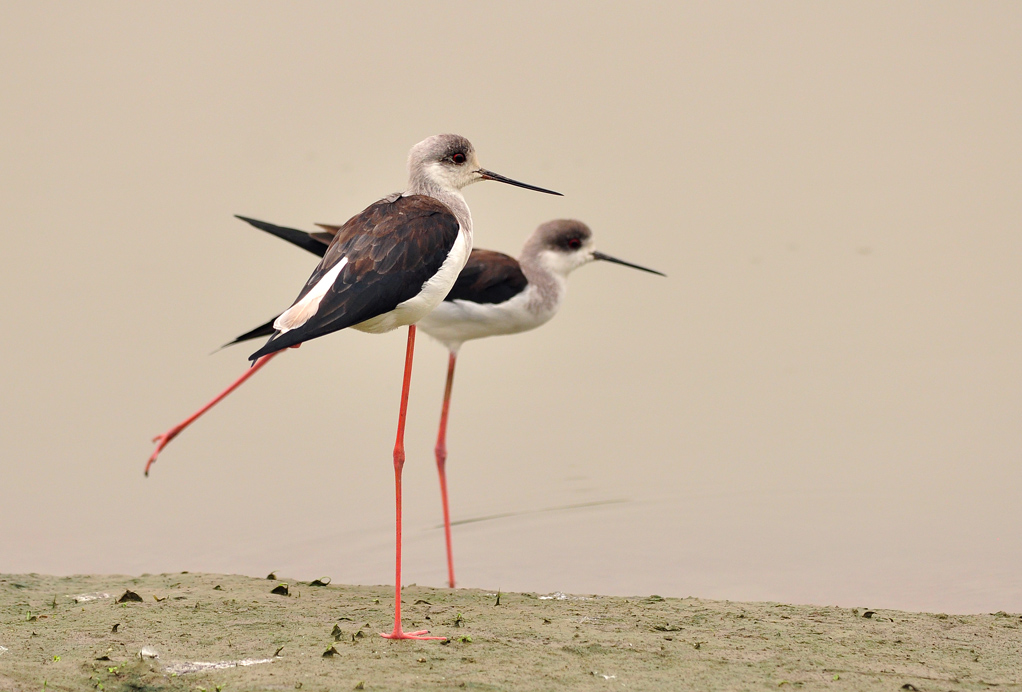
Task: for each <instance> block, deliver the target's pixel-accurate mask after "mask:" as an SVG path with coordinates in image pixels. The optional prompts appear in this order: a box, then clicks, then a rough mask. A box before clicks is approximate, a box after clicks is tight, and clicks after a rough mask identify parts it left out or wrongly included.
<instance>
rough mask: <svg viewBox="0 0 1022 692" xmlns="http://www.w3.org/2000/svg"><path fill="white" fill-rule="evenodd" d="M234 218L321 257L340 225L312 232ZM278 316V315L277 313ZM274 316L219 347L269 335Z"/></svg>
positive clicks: (320, 225)
mask: <svg viewBox="0 0 1022 692" xmlns="http://www.w3.org/2000/svg"><path fill="white" fill-rule="evenodd" d="M234 217H235V218H236V219H241V220H242V221H244V222H246V223H249V224H252V225H253V226H255V227H256V228H258V229H259V230H261V231H266V232H267V233H269V234H270V235H275V236H277V237H278V238H281V239H283V240H286V241H288V242H289V243H292V244H293V245H297V246H298V247H300V248H302V249H303V250H308V251H309V252H311V253H313V254H314V255H319V256H320V257H322V256H323V255H325V254H326V249H327V248H328V247H330V243H331V241H333V239H334V236H336V235H337V231H338V230H340V228H341V227H340V226H328V225H326V224H316V225H318V226H319V227H320V228H322V229H323V230H322V231H315V232H313V233H307V232H305V231H299V230H298V229H297V228H288V227H287V226H278V225H276V224H272V223H267V222H266V221H260V220H259V219H250V218H248V217H247V216H240V215H238V214H235V215H234ZM278 317H279V315H278ZM276 319H277V318H276V317H274V318H273V319H271V320H270V321H269V322H267V323H265V324H261V325H259V326H258V327H256V328H255V329H252V330H251V331H247V332H245V333H244V334H242V335H241V336H238V337H235V338H234V340H232V341H228V342H227V343H226V344H224V345H223V346H222V347H221V348H224V347H227V346H233V345H234V344H240V343H241V342H242V341H248V340H249V339H258V338H259V337H261V336H270V335H271V334H273V332H274V331H276V330H275V329H274V328H273V323H274V322H275V321H276Z"/></svg>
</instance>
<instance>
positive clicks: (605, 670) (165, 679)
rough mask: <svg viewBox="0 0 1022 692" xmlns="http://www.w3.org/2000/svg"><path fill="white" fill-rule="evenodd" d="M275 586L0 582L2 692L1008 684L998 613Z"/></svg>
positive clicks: (1013, 633) (147, 580)
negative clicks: (393, 635) (393, 634)
mask: <svg viewBox="0 0 1022 692" xmlns="http://www.w3.org/2000/svg"><path fill="white" fill-rule="evenodd" d="M286 581H287V580H286V579H283V578H282V579H276V580H266V579H256V578H251V577H241V576H233V575H217V574H188V573H183V574H161V575H145V576H142V577H121V576H74V577H50V576H44V575H36V574H32V575H0V623H2V624H0V690H33V691H36V690H41V689H44V688H45V689H47V690H50V689H53V690H87V689H104V690H202V689H204V690H207V691H209V692H212V691H214V690H227V691H229V690H261V689H267V690H269V689H275V690H277V689H279V690H283V689H288V690H293V689H301V690H303V691H305V690H309V691H317V690H351V689H367V690H398V689H413V690H416V689H421V690H438V689H448V688H450V689H481V690H562V689H565V690H566V689H573V690H574V689H595V690H601V689H602V690H611V689H621V688H628V689H635V690H657V689H672V690H709V689H778V688H785V687H790V688H801V689H828V690H898V689H906V690H911V689H917V690H922V691H926V690H952V689H953V690H986V689H991V688H993V687H995V686H996V688H997V689H999V690H1012V689H1022V682H1020V681H1022V672H1020V671H1022V629H1020V626H1022V618H1020V616H1018V615H1014V614H1004V613H997V614H993V615H941V614H923V613H906V612H900V611H886V610H879V611H872V610H866V609H846V608H834V607H817V606H789V605H783V604H775V603H736V602H727V601H705V600H699V599H694V598H688V599H673V598H668V599H662V598H659V597H657V596H649V597H636V598H619V597H605V596H592V595H564V594H527V593H526V594H522V593H503V594H500V602H499V605H498V604H497V596H496V594H494V593H487V592H485V591H477V590H456V591H449V590H446V589H432V588H422V587H416V586H410V587H408V588H406V589H405V590H404V592H403V598H402V602H403V604H404V606H403V608H404V611H405V626H406V628H428V629H430V630H431V631H432V632H433V633H434V634H438V635H443V636H445V637H448V638H449V640H448V641H447V642H446V643H438V642H410V641H404V642H391V641H385V640H383V639H381V638H380V637H379V636H378V632H381V631H385V630H388V629H389V626H390V625H391V608H392V598H393V594H392V591H391V589H390V588H389V587H363V586H358V587H355V586H336V585H328V586H314V585H310V584H309V583H296V582H289V583H288V584H287V588H286V591H287V593H286V594H284V593H279V592H281V591H284V589H281V588H278V587H279V586H280V585H281V584H282V583H284V582H286ZM274 589H276V590H277V591H278V593H272V591H273V590H274ZM129 591H130V592H132V593H133V594H137V597H138V599H140V600H134V599H133V597H132V596H131V595H129V596H128V597H127V599H124V598H123V597H124V596H125V593H126V592H129Z"/></svg>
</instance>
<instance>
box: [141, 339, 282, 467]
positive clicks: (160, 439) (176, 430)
mask: <svg viewBox="0 0 1022 692" xmlns="http://www.w3.org/2000/svg"><path fill="white" fill-rule="evenodd" d="M278 353H283V351H276V352H274V353H271V354H269V355H267V356H263V357H262V358H260V359H259V360H257V361H256V362H255V363H253V364H252V367H250V368H248V369H247V370H246V371H245V374H244V375H242V376H241V377H239V378H238V379H236V380H235V381H234V382H233V383H232V384H231V386H230V387H228V388H227V389H225V390H224V391H222V392H220V393H219V394H217V395H216V396H215V397H213V399H212V400H211V401H210V402H209V403H207V404H206V405H205V406H203V407H202V408H200V409H199V410H198V411H196V412H195V413H193V414H192V415H190V416H188V417H187V418H185V419H184V420H183V421H181V422H180V423H178V424H177V425H175V426H174V427H173V428H171V429H170V430H168V431H167V432H165V433H163V434H162V435H157V436H156V437H154V438H153V442H155V443H156V450H155V451H154V452H153V455H152V456H151V457H149V461H147V462H146V465H145V475H147V476H148V475H149V467H150V466H152V465H153V464H154V463H156V457H158V456H160V452H162V451H163V448H164V447H166V446H167V445H168V444H170V441H171V440H173V439H174V438H175V437H177V436H178V435H180V434H181V431H183V430H184V429H185V428H187V427H188V426H189V425H191V424H192V423H194V422H195V421H196V420H197V419H198V418H199V417H201V416H202V414H204V413H205V412H206V411H208V410H210V409H211V408H213V407H214V406H216V405H217V404H219V403H220V401H221V400H222V399H223V398H224V397H226V396H227V395H228V394H230V393H231V392H233V391H234V390H235V389H237V388H238V387H240V386H241V384H242V383H243V382H244V381H245V380H247V379H248V378H250V377H252V375H254V374H256V373H257V372H258V371H259V368H261V367H263V366H264V365H266V364H267V363H269V362H270V359H271V358H273V357H274V356H276V355H277V354H278Z"/></svg>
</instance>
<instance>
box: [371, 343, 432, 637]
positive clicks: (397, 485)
mask: <svg viewBox="0 0 1022 692" xmlns="http://www.w3.org/2000/svg"><path fill="white" fill-rule="evenodd" d="M414 350H415V325H414V324H412V325H409V327H408V348H407V350H406V351H405V376H404V383H403V384H402V386H401V413H400V414H399V415H398V419H397V441H396V442H395V443H394V492H395V496H396V499H397V501H396V504H397V522H396V524H397V553H396V558H395V563H396V565H397V566H396V568H395V574H396V576H395V578H394V581H395V596H394V631H393V632H390V633H389V634H388V633H382V632H381V633H380V636H381V637H384V638H386V639H446V637H424V636H422V635H424V634H427V633H429V630H419V631H418V632H404V631H402V629H401V469H402V468H404V465H405V412H406V411H407V410H408V387H409V385H410V384H411V382H412V352H413V351H414Z"/></svg>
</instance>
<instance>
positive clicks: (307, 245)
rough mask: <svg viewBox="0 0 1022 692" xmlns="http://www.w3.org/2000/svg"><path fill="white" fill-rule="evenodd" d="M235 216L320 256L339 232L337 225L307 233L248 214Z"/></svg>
mask: <svg viewBox="0 0 1022 692" xmlns="http://www.w3.org/2000/svg"><path fill="white" fill-rule="evenodd" d="M234 218H236V219H241V220H242V221H244V222H246V223H250V224H252V225H253V226H255V227H256V228H258V229H259V230H261V231H266V232H267V233H269V234H271V235H275V236H277V237H278V238H281V239H283V240H286V241H287V242H289V243H292V244H294V245H297V246H298V247H300V248H302V249H303V250H308V251H309V252H311V253H312V254H314V255H319V256H320V257H322V256H323V255H324V254H326V249H327V247H329V245H330V242H331V241H332V240H333V239H334V236H335V235H336V234H337V226H321V228H324V229H326V230H325V231H323V232H316V233H306V232H305V231H299V230H298V229H297V228H287V227H286V226H277V225H276V224H272V223H267V222H265V221H260V220H258V219H250V218H248V217H246V216H238V215H237V214H235V215H234ZM330 229H333V233H331V232H330Z"/></svg>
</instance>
